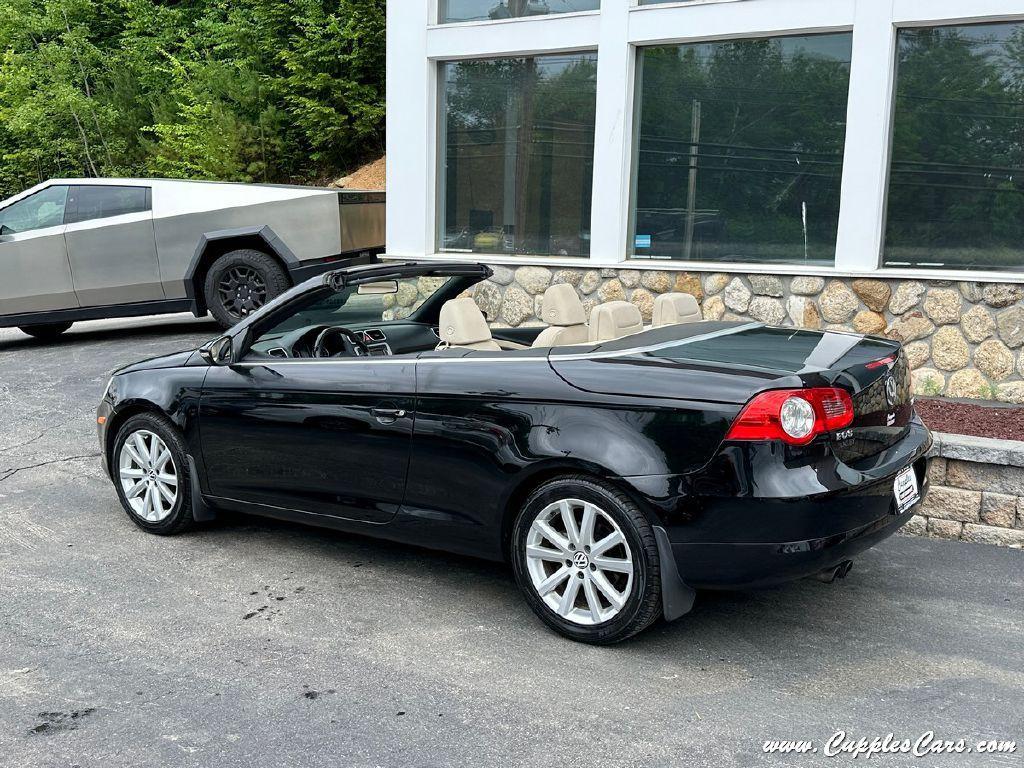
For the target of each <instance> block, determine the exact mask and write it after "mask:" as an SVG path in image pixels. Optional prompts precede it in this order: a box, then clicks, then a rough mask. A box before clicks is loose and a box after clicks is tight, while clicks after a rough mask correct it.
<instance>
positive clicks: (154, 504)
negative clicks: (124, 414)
mask: <svg viewBox="0 0 1024 768" xmlns="http://www.w3.org/2000/svg"><path fill="white" fill-rule="evenodd" d="M118 475H119V479H120V481H121V490H122V491H124V497H125V499H127V500H128V505H129V506H130V507H131V511H132V512H133V513H134V514H135V515H137V516H138V517H140V518H141V519H143V520H146V521H147V522H150V523H159V522H161V521H163V520H165V519H166V518H167V516H168V515H169V514H171V511H172V510H173V509H174V505H175V503H176V502H177V500H178V470H177V467H175V465H174V457H173V456H172V455H171V450H170V449H169V448H168V447H167V444H166V443H164V441H163V440H161V439H160V437H159V436H158V435H156V434H155V433H153V432H150V431H149V430H145V429H140V430H139V431H137V432H133V433H132V434H130V435H129V436H128V439H127V440H125V441H124V444H123V445H122V446H121V455H120V457H119V458H118Z"/></svg>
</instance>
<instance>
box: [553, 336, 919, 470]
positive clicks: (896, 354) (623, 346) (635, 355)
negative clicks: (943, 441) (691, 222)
mask: <svg viewBox="0 0 1024 768" xmlns="http://www.w3.org/2000/svg"><path fill="white" fill-rule="evenodd" d="M549 360H550V363H551V366H552V368H554V369H555V371H556V372H557V373H558V374H559V375H560V376H561V377H562V378H563V379H565V380H566V381H567V382H568V383H570V384H572V385H573V386H575V387H577V388H579V389H583V390H586V391H590V392H599V393H603V394H610V395H626V396H633V397H636V396H640V397H656V398H671V399H678V400H699V401H702V402H707V403H719V404H723V405H724V404H730V405H734V406H736V412H737V413H738V411H739V408H740V407H742V406H743V405H744V404H745V403H746V402H748V401H749V400H750V399H751V398H752V397H753V396H754V395H756V394H757V393H759V392H763V391H765V390H769V389H783V388H800V387H813V386H837V387H842V388H844V389H846V390H847V391H848V392H849V393H850V396H851V398H852V400H853V406H854V420H853V423H852V424H851V425H850V426H849V427H848V428H846V429H844V430H839V431H838V432H836V433H833V434H832V435H830V438H829V439H831V440H832V441H833V443H834V446H835V451H836V454H837V456H838V457H839V458H840V459H841V460H842V461H844V462H852V461H857V460H860V459H863V458H865V457H867V456H870V455H874V454H877V453H879V452H880V451H883V450H885V448H887V447H888V446H890V445H892V444H893V443H895V442H897V441H898V440H899V439H900V437H902V436H903V434H904V433H905V432H906V430H907V428H908V425H909V423H910V419H911V416H912V412H913V406H912V399H911V392H910V371H909V365H908V364H907V360H906V356H905V355H903V353H902V352H901V349H900V345H899V344H898V343H897V342H894V341H890V340H888V339H881V338H875V337H870V336H862V335H859V334H852V333H842V332H832V331H814V330H807V329H799V328H774V327H769V326H764V325H762V324H760V323H736V322H703V323H691V324H685V325H675V326H667V327H664V328H655V329H652V330H650V331H646V332H644V333H641V334H635V335H633V336H628V337H624V338H621V339H616V340H615V341H611V342H605V343H602V344H595V345H582V346H578V347H557V348H554V349H552V350H551V351H550V354H549ZM890 380H891V382H892V383H889V382H890Z"/></svg>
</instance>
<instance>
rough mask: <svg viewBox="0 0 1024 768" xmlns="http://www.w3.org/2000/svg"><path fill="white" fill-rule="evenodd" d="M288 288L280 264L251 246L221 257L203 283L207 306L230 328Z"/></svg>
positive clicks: (211, 267)
mask: <svg viewBox="0 0 1024 768" xmlns="http://www.w3.org/2000/svg"><path fill="white" fill-rule="evenodd" d="M286 290H288V276H287V275H286V274H285V271H284V270H283V269H281V265H280V264H278V263H277V262H276V261H275V260H274V259H273V258H271V257H270V256H268V255H267V254H265V253H263V252H262V251H254V250H252V249H249V248H243V249H240V250H237V251H231V252H230V253H225V254H224V255H223V256H221V257H220V258H218V259H217V260H216V261H215V262H213V264H211V265H210V271H209V272H207V273H206V280H205V282H204V284H203V296H204V297H205V299H206V306H207V308H209V310H210V314H212V315H213V316H214V318H215V319H216V320H217V322H218V323H220V325H221V327H223V328H230V327H231V326H232V325H234V324H235V323H237V322H238V321H239V320H241V319H242V318H245V317H248V316H249V315H251V314H252V313H253V312H255V311H256V310H257V309H259V308H260V307H262V306H263V305H264V304H266V303H267V302H268V301H270V300H271V299H273V298H275V297H276V296H278V295H280V294H282V293H284V292H285V291H286Z"/></svg>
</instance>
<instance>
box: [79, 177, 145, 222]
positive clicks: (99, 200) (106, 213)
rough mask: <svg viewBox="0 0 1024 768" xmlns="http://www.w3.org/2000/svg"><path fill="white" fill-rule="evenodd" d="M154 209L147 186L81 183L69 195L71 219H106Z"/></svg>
mask: <svg viewBox="0 0 1024 768" xmlns="http://www.w3.org/2000/svg"><path fill="white" fill-rule="evenodd" d="M149 209H150V204H149V189H148V188H147V187H114V186H106V185H104V186H78V185H75V186H73V187H71V192H70V194H69V195H68V215H67V219H66V221H67V223H68V224H76V223H78V222H80V221H91V220H93V219H106V218H109V217H111V216H123V215H125V214H128V213H141V212H143V211H148V210H149Z"/></svg>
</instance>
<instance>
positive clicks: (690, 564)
mask: <svg viewBox="0 0 1024 768" xmlns="http://www.w3.org/2000/svg"><path fill="white" fill-rule="evenodd" d="M915 509H916V507H915V508H913V509H911V510H909V511H907V512H905V513H904V514H902V515H900V516H898V517H897V516H896V515H893V514H886V515H885V516H883V517H880V518H878V519H877V520H874V521H872V522H871V523H869V524H867V525H865V526H862V527H860V528H857V529H854V530H852V531H844V532H842V533H836V534H834V535H832V536H826V537H823V538H816V539H805V540H802V541H787V542H779V543H775V544H735V543H730V544H673V545H672V554H673V556H674V558H675V561H676V567H677V570H678V571H679V575H680V578H681V579H682V580H683V581H684V582H685V583H686V584H688V585H690V586H691V587H694V588H697V589H751V588H756V587H767V586H771V585H773V584H780V583H783V582H787V581H793V580H794V579H800V578H803V577H805V576H811V575H813V574H815V573H818V572H820V571H824V570H826V569H828V568H832V567H834V566H836V565H839V563H841V562H843V561H844V560H850V559H852V558H853V557H854V556H855V555H858V554H860V553H861V552H863V551H864V550H865V549H868V548H870V547H873V546H874V545H875V544H877V543H878V542H880V541H882V540H883V539H886V538H888V537H889V536H891V535H892V534H894V533H896V531H897V530H899V528H900V527H901V526H902V525H903V524H904V523H905V522H907V521H908V520H909V519H910V518H911V517H912V516H913V514H914V511H915Z"/></svg>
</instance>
